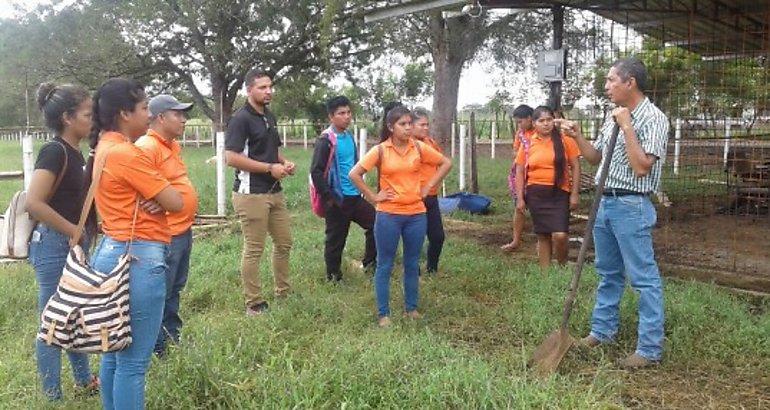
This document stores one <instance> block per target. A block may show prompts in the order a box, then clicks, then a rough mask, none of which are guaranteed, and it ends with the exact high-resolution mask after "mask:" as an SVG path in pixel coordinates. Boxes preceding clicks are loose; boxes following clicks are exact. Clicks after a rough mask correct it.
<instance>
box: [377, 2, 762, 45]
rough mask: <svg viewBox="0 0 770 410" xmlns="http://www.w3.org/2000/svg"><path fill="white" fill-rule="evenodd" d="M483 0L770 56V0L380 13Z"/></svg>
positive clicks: (409, 5) (675, 41)
mask: <svg viewBox="0 0 770 410" xmlns="http://www.w3.org/2000/svg"><path fill="white" fill-rule="evenodd" d="M475 2H477V3H478V4H480V5H481V6H483V7H488V8H518V9H521V8H551V7H553V6H559V5H561V6H564V7H570V8H576V9H580V10H587V11H591V12H594V13H596V14H597V15H600V16H602V17H605V18H607V19H610V20H612V21H615V22H617V23H619V24H622V25H625V26H628V27H630V28H632V29H634V30H636V31H638V32H640V33H642V34H645V35H649V36H651V37H654V38H657V39H659V40H662V41H664V42H666V43H667V44H671V45H675V46H678V47H682V48H685V49H687V50H689V51H692V52H694V53H697V54H699V55H701V56H702V57H704V58H707V59H719V58H729V57H734V56H757V55H764V56H766V57H768V55H770V0H540V1H530V0H476V1H474V0H411V1H403V2H401V3H400V4H395V5H392V6H389V7H386V8H383V9H379V10H374V11H373V12H372V14H377V13H379V15H380V16H382V17H380V18H386V17H390V16H395V15H398V14H399V13H400V14H406V13H410V12H416V11H423V10H429V9H438V8H445V9H450V8H455V9H458V8H460V7H462V6H463V5H464V4H469V3H475Z"/></svg>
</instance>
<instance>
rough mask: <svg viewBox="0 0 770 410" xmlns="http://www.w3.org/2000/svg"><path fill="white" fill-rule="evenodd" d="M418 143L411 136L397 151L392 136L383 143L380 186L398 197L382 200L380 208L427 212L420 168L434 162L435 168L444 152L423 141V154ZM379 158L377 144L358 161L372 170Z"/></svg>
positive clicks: (398, 213)
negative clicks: (421, 190) (399, 150)
mask: <svg viewBox="0 0 770 410" xmlns="http://www.w3.org/2000/svg"><path fill="white" fill-rule="evenodd" d="M414 144H415V142H414V140H413V139H411V138H410V139H409V141H408V142H407V146H406V149H405V150H404V152H403V153H399V152H398V151H396V147H395V146H393V141H391V139H390V138H389V139H388V140H386V141H385V142H383V143H381V144H380V145H381V146H382V164H380V189H381V190H386V189H388V188H390V189H392V190H393V191H394V192H395V193H396V195H395V198H394V199H391V200H389V201H384V202H379V203H378V204H377V210H378V211H380V212H387V213H389V214H396V215H416V214H420V213H424V212H425V204H424V203H423V202H422V197H421V196H420V188H421V177H420V170H421V168H422V166H423V165H428V166H432V167H433V168H434V169H435V168H436V167H437V166H438V164H439V163H440V162H441V159H442V158H444V156H443V155H441V154H440V153H438V152H437V151H436V150H435V149H433V148H431V147H430V146H428V145H427V144H422V143H420V151H421V152H422V156H421V155H420V154H419V153H418V152H417V148H415V146H414ZM421 157H422V158H421ZM378 160H379V154H378V148H377V146H376V145H375V146H374V147H372V149H370V150H369V152H367V153H366V155H364V157H363V158H361V160H360V161H359V162H358V163H359V164H360V165H361V166H362V167H363V168H364V169H365V170H366V171H367V172H369V171H370V170H372V169H373V168H376V167H377V162H378Z"/></svg>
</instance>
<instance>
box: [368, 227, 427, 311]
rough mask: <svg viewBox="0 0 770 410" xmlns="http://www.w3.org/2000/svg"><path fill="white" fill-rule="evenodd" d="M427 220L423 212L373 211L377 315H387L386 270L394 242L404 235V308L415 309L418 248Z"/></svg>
mask: <svg viewBox="0 0 770 410" xmlns="http://www.w3.org/2000/svg"><path fill="white" fill-rule="evenodd" d="M426 229H427V220H426V218H425V214H424V213H421V214H416V215H395V214H389V213H385V212H377V217H376V218H375V221H374V241H375V243H376V244H377V271H376V272H375V274H374V293H375V296H376V297H377V316H379V317H383V316H390V273H391V272H392V271H393V262H394V259H395V258H396V249H398V242H399V240H400V239H401V238H402V237H403V238H404V247H403V255H404V305H405V306H404V309H405V311H406V312H411V311H413V310H417V302H418V298H419V286H420V280H419V274H420V251H421V250H422V243H423V241H425V230H426Z"/></svg>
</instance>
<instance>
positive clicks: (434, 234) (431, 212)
mask: <svg viewBox="0 0 770 410" xmlns="http://www.w3.org/2000/svg"><path fill="white" fill-rule="evenodd" d="M425 208H426V209H427V211H426V216H427V218H428V263H427V266H426V268H425V269H426V270H427V271H428V272H435V271H437V270H438V258H439V257H440V256H441V249H442V248H443V247H444V223H443V222H442V221H441V211H440V210H439V208H438V198H437V197H436V196H429V197H426V198H425Z"/></svg>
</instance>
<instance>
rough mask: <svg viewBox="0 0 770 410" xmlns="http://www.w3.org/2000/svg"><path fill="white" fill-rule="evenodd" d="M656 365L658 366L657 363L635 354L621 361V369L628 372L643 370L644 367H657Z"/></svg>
mask: <svg viewBox="0 0 770 410" xmlns="http://www.w3.org/2000/svg"><path fill="white" fill-rule="evenodd" d="M658 364H660V362H659V361H656V360H650V359H647V358H646V357H643V356H640V355H638V354H636V353H634V354H632V355H631V356H628V357H626V359H625V360H623V367H625V368H626V369H629V370H635V369H643V368H645V367H651V366H657V365H658Z"/></svg>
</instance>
